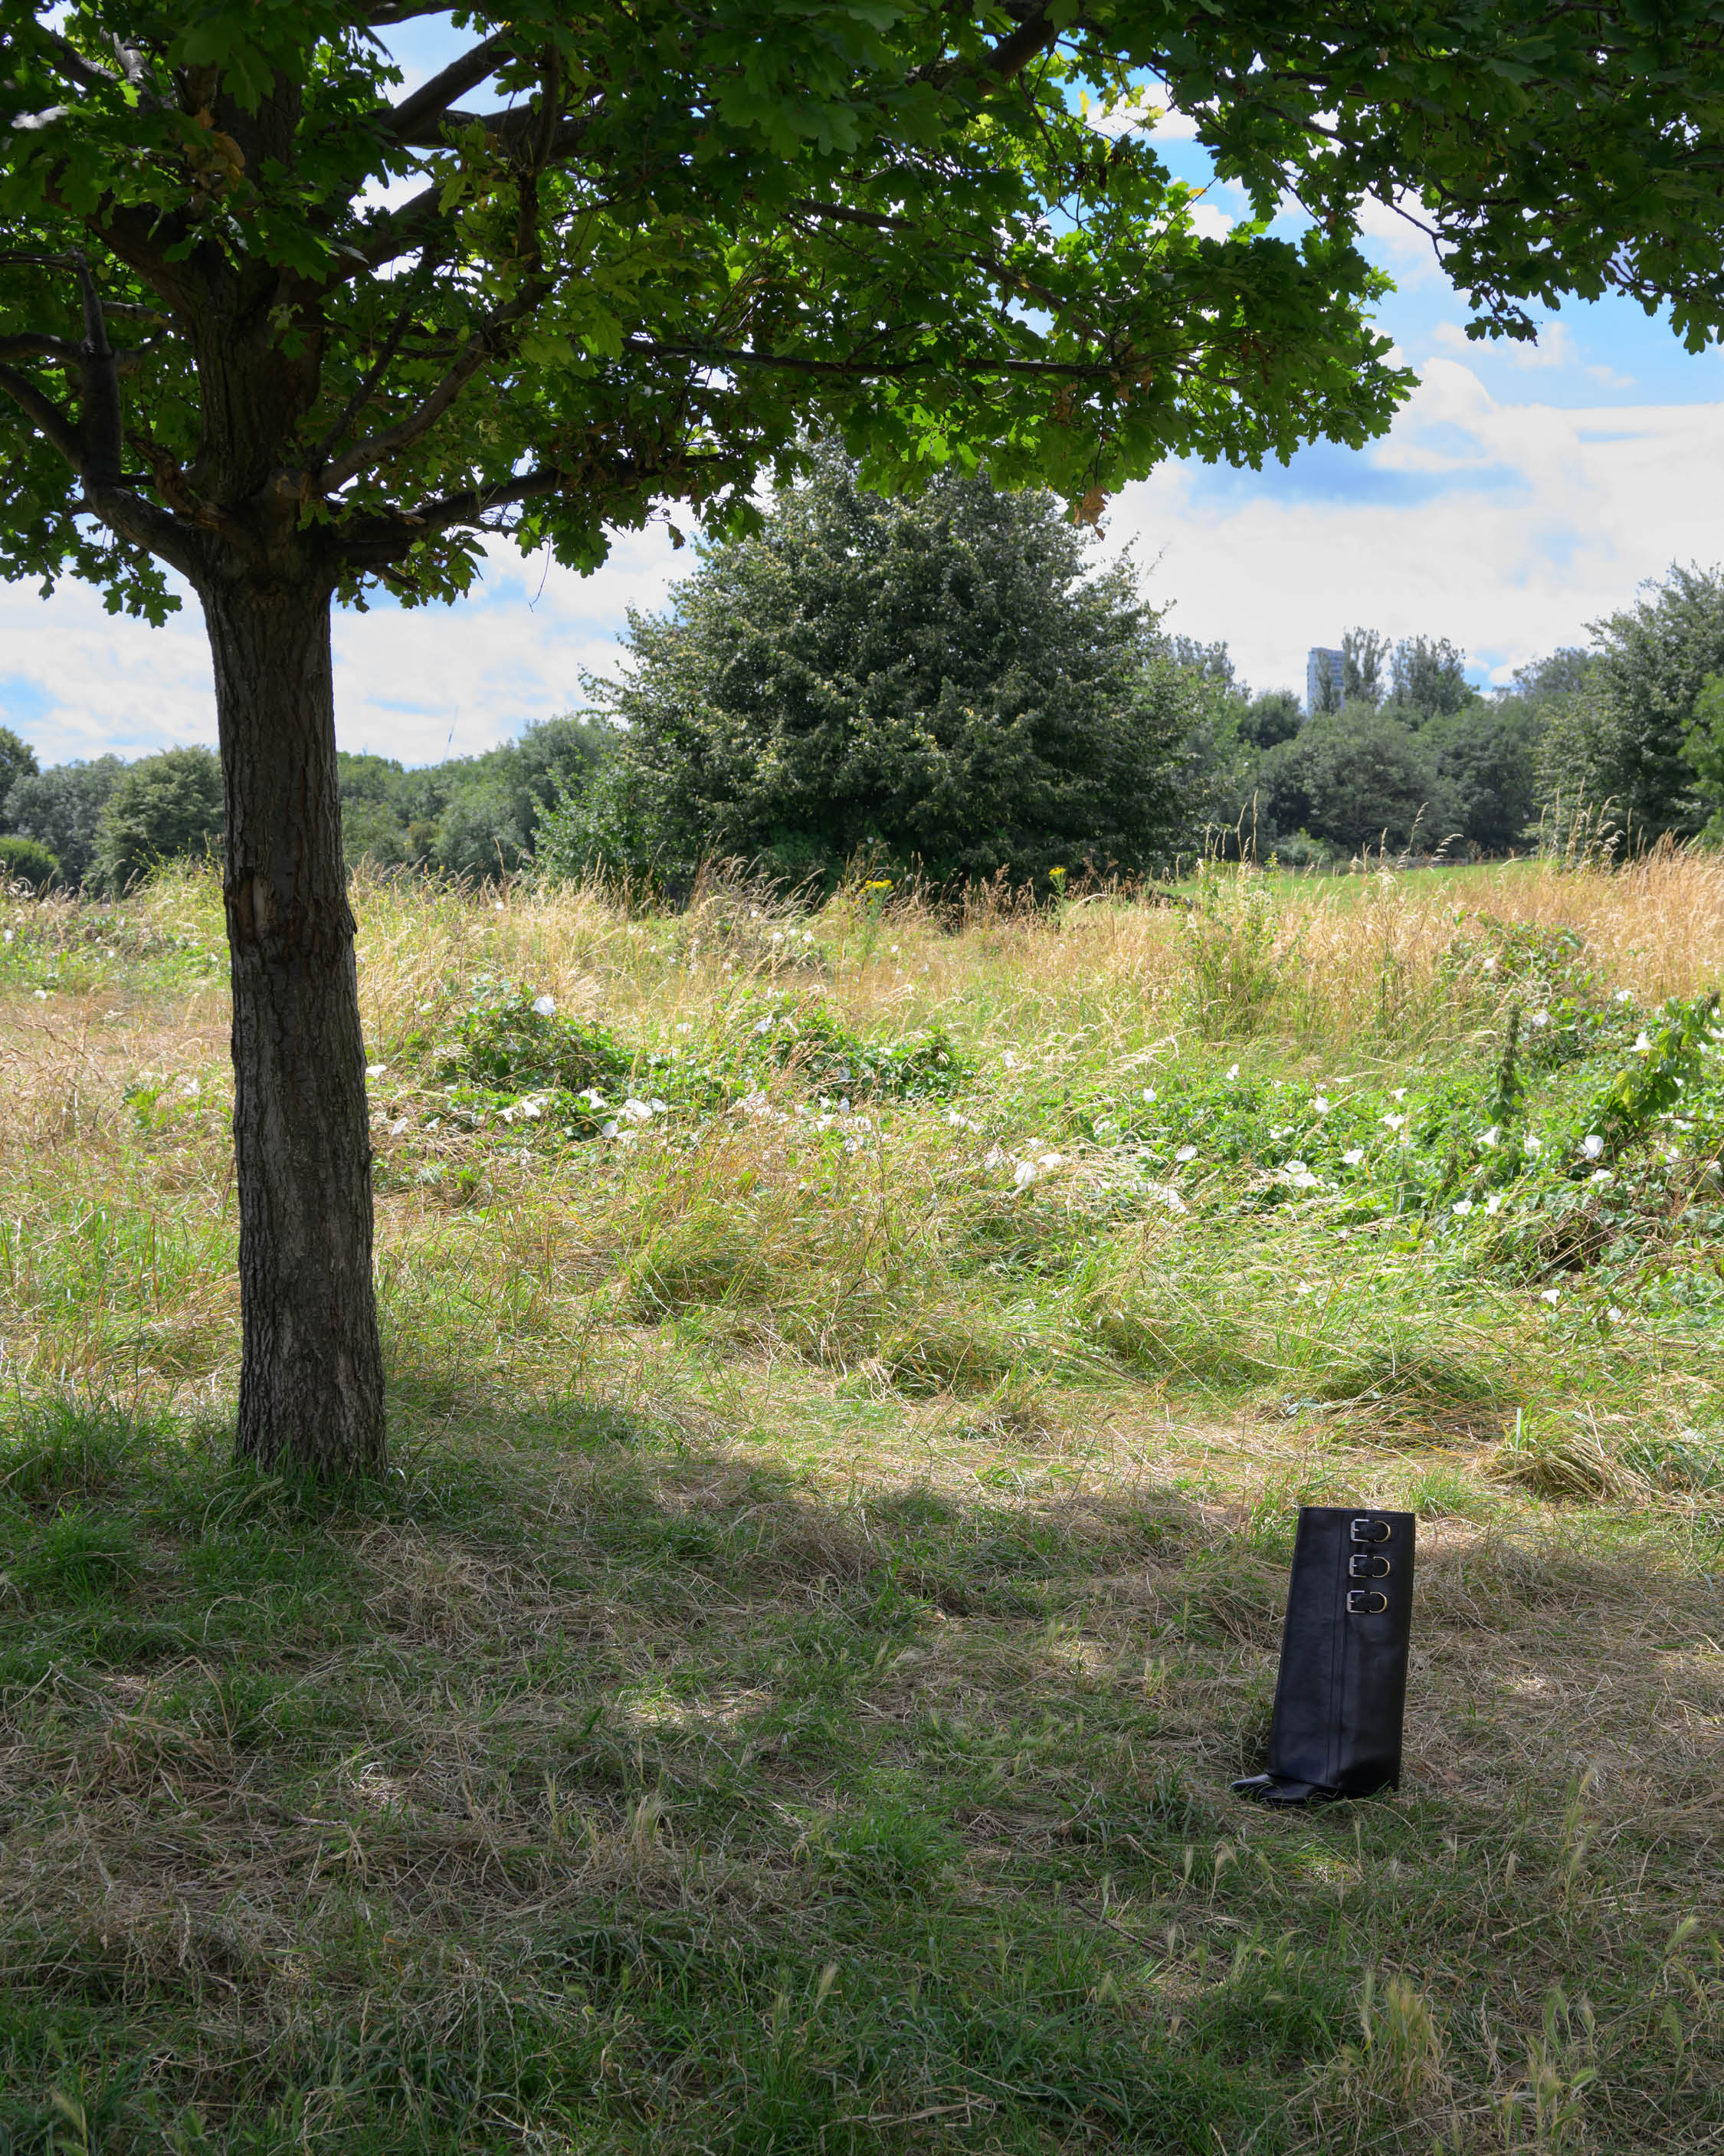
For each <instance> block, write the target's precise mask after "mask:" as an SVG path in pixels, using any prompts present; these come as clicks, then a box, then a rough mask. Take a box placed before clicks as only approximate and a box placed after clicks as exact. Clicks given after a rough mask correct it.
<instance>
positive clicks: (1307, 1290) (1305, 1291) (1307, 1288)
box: [1293, 1281, 1311, 1295]
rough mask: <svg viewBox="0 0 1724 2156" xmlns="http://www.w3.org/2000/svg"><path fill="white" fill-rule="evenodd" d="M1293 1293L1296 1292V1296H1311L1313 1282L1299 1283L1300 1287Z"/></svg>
mask: <svg viewBox="0 0 1724 2156" xmlns="http://www.w3.org/2000/svg"><path fill="white" fill-rule="evenodd" d="M1293 1292H1294V1294H1295V1295H1309V1294H1311V1282H1310V1281H1301V1282H1300V1283H1299V1285H1298V1286H1297V1287H1296V1288H1295V1289H1294V1291H1293Z"/></svg>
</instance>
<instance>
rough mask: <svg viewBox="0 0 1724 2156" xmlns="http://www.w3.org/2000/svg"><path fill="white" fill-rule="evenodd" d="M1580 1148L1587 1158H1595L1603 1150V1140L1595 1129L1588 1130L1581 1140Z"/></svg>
mask: <svg viewBox="0 0 1724 2156" xmlns="http://www.w3.org/2000/svg"><path fill="white" fill-rule="evenodd" d="M1580 1149H1581V1151H1582V1152H1583V1153H1584V1154H1585V1155H1586V1157H1587V1158H1588V1160H1596V1159H1597V1158H1598V1156H1599V1154H1600V1153H1601V1152H1603V1150H1604V1141H1603V1138H1601V1137H1599V1135H1598V1132H1596V1131H1589V1132H1588V1133H1587V1135H1586V1136H1585V1137H1583V1139H1582V1140H1581V1142H1580Z"/></svg>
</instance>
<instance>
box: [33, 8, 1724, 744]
mask: <svg viewBox="0 0 1724 2156" xmlns="http://www.w3.org/2000/svg"><path fill="white" fill-rule="evenodd" d="M396 36H397V40H398V42H397V45H396V50H397V54H398V59H400V60H401V62H402V64H403V68H404V69H405V70H406V72H407V77H408V84H409V85H411V84H412V83H413V82H414V81H416V80H423V77H424V76H425V75H427V74H429V73H431V72H432V71H433V70H434V69H435V68H436V67H437V66H438V65H439V64H442V62H443V61H444V59H446V58H448V57H449V56H450V54H452V52H453V51H454V50H455V49H458V43H459V41H456V40H455V39H454V33H451V32H450V31H449V29H448V28H447V26H446V24H444V23H439V22H437V21H435V20H426V21H421V22H418V23H413V24H410V25H408V26H406V27H405V28H403V29H402V30H401V31H399V32H398V33H396ZM1156 140H1157V147H1158V148H1159V150H1160V151H1161V152H1162V156H1163V157H1165V159H1166V161H1167V163H1168V165H1169V166H1170V167H1172V170H1173V171H1174V172H1176V173H1177V174H1178V176H1179V177H1182V178H1186V179H1189V180H1191V181H1192V182H1194V183H1196V184H1198V185H1203V184H1204V183H1205V182H1211V181H1212V180H1213V175H1212V174H1211V172H1210V171H1209V169H1208V163H1207V160H1206V159H1205V157H1204V156H1203V151H1202V150H1201V148H1200V146H1198V144H1197V143H1196V142H1195V141H1193V140H1192V139H1190V131H1189V128H1188V126H1187V124H1186V123H1184V122H1183V121H1180V120H1179V119H1178V117H1177V116H1176V117H1175V118H1174V119H1173V120H1172V121H1164V122H1163V123H1162V125H1161V126H1158V127H1157V131H1156ZM1245 207H1246V206H1245V203H1244V200H1243V198H1242V197H1241V196H1240V195H1239V193H1238V192H1237V191H1236V190H1234V189H1232V188H1230V187H1227V186H1225V185H1213V184H1212V185H1211V186H1210V188H1209V192H1208V195H1207V196H1206V198H1205V202H1204V205H1203V212H1202V214H1203V216H1204V218H1207V219H1208V220H1210V221H1211V222H1212V228H1214V229H1217V230H1219V229H1221V228H1223V226H1224V221H1230V220H1232V219H1234V218H1238V217H1239V216H1241V215H1243V214H1244V210H1245ZM1367 249H1368V251H1369V252H1370V253H1371V254H1372V256H1373V259H1375V260H1376V261H1378V263H1379V264H1381V265H1382V266H1383V268H1384V269H1387V270H1388V273H1389V275H1391V276H1392V277H1393V279H1394V280H1395V285H1396V289H1395V290H1394V291H1393V293H1392V294H1390V295H1389V296H1388V299H1387V300H1386V301H1385V303H1384V305H1383V308H1382V311H1381V316H1380V321H1381V325H1382V327H1383V331H1384V333H1385V334H1386V335H1388V336H1390V337H1392V338H1393V340H1394V342H1395V346H1396V347H1397V350H1398V354H1399V356H1400V357H1401V358H1402V360H1403V362H1404V363H1405V364H1407V365H1408V366H1410V367H1413V368H1414V369H1415V370H1416V372H1418V374H1419V378H1420V379H1419V389H1418V391H1417V392H1416V393H1415V394H1414V398H1412V400H1411V402H1410V403H1408V406H1407V407H1406V408H1405V409H1404V410H1403V412H1402V413H1401V414H1400V416H1399V417H1398V419H1397V421H1396V423H1395V425H1394V427H1393V429H1392V430H1391V432H1390V433H1389V434H1388V435H1387V436H1386V437H1385V438H1384V439H1383V440H1381V441H1379V442H1377V443H1374V444H1371V445H1369V446H1368V447H1367V448H1366V449H1362V450H1360V451H1357V452H1353V451H1348V450H1345V449H1339V448H1337V447H1335V446H1334V445H1332V444H1318V445H1316V446H1314V447H1312V448H1311V449H1306V450H1304V451H1302V452H1301V453H1300V454H1298V455H1296V457H1295V458H1294V459H1293V460H1292V462H1291V464H1290V465H1288V466H1287V467H1285V468H1282V467H1280V466H1278V465H1270V466H1269V467H1268V468H1266V469H1265V470H1264V471H1262V472H1261V473H1250V472H1244V473H1240V472H1235V471H1232V470H1229V469H1227V468H1226V467H1221V468H1219V469H1213V468H1208V467H1205V466H1203V465H1197V464H1193V465H1186V464H1183V463H1180V462H1178V461H1175V462H1172V463H1169V464H1167V465H1164V466H1162V469H1161V470H1158V471H1157V473H1155V474H1154V475H1152V477H1151V478H1150V479H1148V480H1144V481H1142V482H1141V483H1139V484H1137V485H1133V486H1131V487H1128V488H1126V490H1124V491H1123V492H1122V493H1121V495H1119V497H1118V498H1117V499H1116V501H1115V502H1114V503H1113V504H1112V505H1111V508H1110V511H1109V514H1108V517H1107V531H1106V540H1105V542H1104V544H1105V546H1106V547H1107V548H1108V549H1109V550H1112V549H1116V548H1118V547H1121V546H1125V545H1129V546H1130V547H1131V549H1132V552H1133V555H1134V558H1135V559H1136V561H1137V564H1138V566H1139V568H1140V570H1141V571H1142V573H1143V575H1144V577H1145V580H1146V588H1147V591H1148V592H1149V593H1150V594H1151V595H1152V598H1154V600H1155V601H1156V603H1157V604H1159V605H1162V606H1164V607H1166V608H1168V609H1169V613H1168V616H1167V619H1168V625H1169V626H1170V627H1171V628H1173V629H1178V630H1181V631H1183V632H1184V633H1185V634H1189V635H1193V636H1197V637H1200V638H1203V639H1205V640H1209V639H1226V640H1227V641H1228V642H1229V644H1231V645H1232V647H1233V649H1234V654H1235V657H1236V659H1237V660H1238V663H1239V668H1240V670H1241V672H1242V673H1243V674H1244V676H1245V677H1246V679H1247V680H1249V681H1251V682H1252V683H1254V684H1255V685H1258V686H1261V687H1275V686H1280V685H1288V686H1295V685H1299V684H1300V683H1301V682H1302V680H1303V678H1304V672H1305V652H1306V647H1307V646H1308V645H1309V644H1315V643H1325V644H1328V643H1334V642H1337V641H1338V640H1339V639H1340V636H1341V634H1342V630H1343V629H1347V628H1348V627H1351V626H1352V625H1353V624H1361V625H1368V626H1371V627H1374V628H1377V629H1381V630H1383V632H1385V633H1386V634H1388V635H1390V636H1394V637H1398V636H1403V635H1412V634H1430V635H1439V636H1448V637H1449V638H1451V639H1453V640H1454V641H1455V643H1456V644H1460V645H1461V646H1462V647H1463V648H1464V649H1465V650H1466V651H1467V652H1468V654H1470V660H1471V664H1472V672H1473V675H1474V677H1475V679H1476V680H1480V682H1481V683H1486V684H1489V683H1494V682H1504V681H1506V680H1509V679H1510V678H1511V674H1512V671H1513V669H1514V668H1515V667H1516V666H1517V665H1523V664H1525V663H1526V661H1527V660H1530V659H1532V658H1533V657H1536V656H1537V654H1540V653H1542V652H1545V651H1548V650H1551V649H1554V648H1555V647H1556V646H1557V645H1558V644H1570V643H1581V642H1584V641H1585V637H1586V624H1587V623H1588V621H1590V620H1593V619H1597V618H1598V616H1599V615H1601V614H1603V613H1609V612H1610V611H1612V610H1614V608H1617V607H1619V606H1622V605H1625V604H1626V603H1629V601H1630V600H1631V599H1632V598H1634V593H1635V591H1636V588H1637V587H1638V586H1639V584H1640V583H1642V582H1643V581H1644V579H1646V578H1648V577H1656V576H1658V575H1660V574H1661V573H1662V572H1663V571H1664V570H1665V568H1666V567H1668V565H1669V564H1670V562H1672V561H1673V560H1679V561H1685V562H1686V561H1688V560H1691V559H1692V560H1698V561H1701V562H1705V563H1708V564H1710V563H1711V562H1715V561H1716V560H1718V559H1719V558H1721V557H1724V542H1721V539H1720V536H1719V521H1718V517H1717V516H1716V512H1715V510H1714V507H1713V503H1714V500H1715V499H1716V490H1717V489H1716V477H1715V475H1716V472H1717V471H1718V470H1719V469H1720V464H1721V459H1724V358H1721V357H1720V355H1719V353H1718V352H1717V351H1716V349H1713V350H1710V351H1708V352H1705V353H1702V354H1701V355H1699V356H1697V357H1696V356H1692V355H1690V354H1688V353H1686V352H1683V351H1682V349H1681V347H1680V345H1679V344H1678V342H1677V341H1676V340H1675V337H1674V336H1671V334H1670V331H1669V329H1668V328H1667V326H1665V324H1664V323H1662V322H1660V321H1650V320H1649V319H1648V318H1647V317H1646V316H1644V314H1643V313H1642V312H1641V311H1640V310H1639V308H1637V307H1634V306H1632V305H1628V304H1626V303H1624V302H1622V301H1618V300H1606V301H1603V302H1600V303H1599V304H1598V305H1591V306H1586V305H1575V306H1573V307H1570V308H1565V309H1564V310H1563V311H1562V312H1561V313H1560V314H1559V315H1558V316H1555V317H1553V318H1552V320H1551V321H1549V322H1547V324H1545V325H1544V326H1542V332H1541V336H1540V341H1539V343H1538V344H1537V346H1532V347H1529V346H1504V345H1501V344H1498V345H1490V344H1480V343H1473V342H1469V341H1468V340H1467V339H1466V337H1465V334H1464V325H1465V320H1466V309H1465V302H1464V301H1463V300H1461V299H1460V296H1459V295H1457V294H1456V293H1455V291H1454V290H1453V289H1452V288H1451V287H1450V286H1449V284H1448V282H1447V280H1446V279H1445V278H1444V276H1443V275H1442V273H1441V271H1440V269H1439V268H1438V266H1437V265H1436V264H1435V263H1434V260H1433V259H1432V257H1431V254H1430V250H1429V244H1428V243H1427V242H1425V241H1424V239H1422V238H1420V237H1419V235H1418V234H1416V233H1414V231H1413V230H1412V228H1410V227H1409V226H1408V225H1407V224H1405V223H1403V221H1402V220H1400V219H1399V218H1397V217H1396V216H1395V215H1394V214H1393V212H1392V211H1390V210H1388V209H1378V210H1375V211H1374V212H1373V215H1372V216H1371V218H1370V221H1369V230H1368V234H1367ZM685 567H687V557H686V556H684V557H682V558H681V560H680V562H679V561H678V560H677V558H676V557H675V555H674V554H673V552H672V550H671V548H670V543H669V541H668V538H667V537H666V536H665V535H664V532H663V531H661V530H659V531H648V532H645V533H639V534H627V535H624V536H623V537H622V538H621V540H619V542H618V546H617V548H616V551H615V552H614V554H613V558H612V560H611V562H610V563H609V564H608V566H607V567H606V568H604V569H603V570H602V571H601V572H599V573H598V575H596V576H594V577H591V578H588V579H582V578H580V577H575V576H572V575H571V574H569V573H567V572H563V571H562V570H559V569H557V568H556V567H554V566H552V567H549V568H548V570H547V568H546V564H545V563H544V562H542V561H534V562H521V560H520V559H519V558H518V557H515V556H513V555H512V554H511V555H508V556H499V557H494V558H493V561H492V562H491V563H490V566H489V567H488V571H487V575H486V579H485V586H484V588H483V589H482V591H481V592H480V593H479V594H478V595H477V596H476V597H475V598H470V599H469V600H468V601H466V602H464V603H463V604H462V605H461V606H459V607H458V608H454V609H453V610H449V611H444V610H437V611H433V612H429V613H417V614H405V613H402V612H401V611H400V610H399V609H398V608H395V607H393V606H392V605H389V604H387V603H384V604H382V605H379V606H377V607H376V608H374V609H373V611H372V612H371V613H368V614H365V615H354V614H346V615H342V616H340V617H338V619H337V620H336V630H335V643H336V703H337V712H338V720H337V725H338V731H339V734H340V737H341V743H342V746H343V747H349V748H355V749H357V748H368V749H372V750H376V751H379V752H382V753H385V754H389V755H394V756H398V757H403V759H404V760H405V761H408V762H424V761H428V760H431V759H434V758H435V757H440V756H442V755H444V754H445V753H447V752H450V751H451V750H452V751H453V752H455V753H469V754H470V753H473V752H476V751H478V750H480V749H482V748H485V747H490V745H491V744H492V743H493V742H497V741H500V740H505V739H507V738H508V737H511V736H512V735H513V734H515V733H516V732H517V731H519V730H520V728H521V726H523V725H525V724H526V723H528V722H530V721H532V720H534V719H537V718H543V717H546V716H550V715H551V714H552V713H554V712H556V711H563V710H566V709H567V708H568V707H569V706H570V705H571V704H572V703H573V702H575V701H577V699H578V698H579V696H580V675H581V673H582V670H583V668H584V669H598V670H610V669H612V668H613V667H614V666H615V665H616V664H617V661H618V647H617V644H616V634H617V631H618V629H619V628H620V626H621V625H622V622H623V616H624V613H625V610H626V608H628V607H629V605H631V604H634V605H644V606H654V605H656V604H658V603H660V602H661V601H662V599H663V598H664V593H665V592H666V590H667V589H668V587H669V585H670V581H671V579H672V578H673V577H674V576H675V574H676V573H677V572H678V571H679V569H682V568H685ZM0 720H3V721H4V722H5V723H7V724H9V725H11V726H15V727H16V728H18V731H21V732H23V734H24V735H25V736H26V737H27V738H28V739H30V740H31V741H32V742H34V743H35V745H36V747H37V750H38V754H39V755H41V756H42V757H43V758H44V761H58V760H59V759H62V758H64V757H78V756H84V757H88V756H94V755H99V754H101V753H102V752H104V751H105V750H107V749H110V748H111V749H115V750H117V751H118V752H120V753H121V754H123V755H137V754H140V753H143V752H146V751H147V750H149V749H151V748H153V747H162V746H165V745H167V744H168V743H170V742H184V741H211V740H213V738H214V731H215V728H214V713H213V697H212V691H211V685H210V676H209V664H208V657H207V654H206V653H205V649H204V645H203V633H202V624H201V622H200V621H199V619H198V613H197V609H196V607H195V604H192V603H188V604H187V607H186V608H185V610H184V611H183V612H182V613H181V614H179V615H178V616H177V617H176V618H175V619H174V621H173V622H172V624H171V625H170V626H169V627H168V628H167V629H162V630H153V629H149V628H148V627H146V626H145V625H143V624H137V623H131V622H124V621H116V620H115V619H113V618H111V617H110V616H108V615H106V614H105V613H103V611H102V608H101V603H100V599H99V598H97V597H96V595H95V593H91V592H88V591H85V590H81V589H78V588H73V587H66V588H63V589H62V590H61V591H60V592H59V593H56V594H55V596H54V598H51V599H49V600H48V601H46V602H44V601H42V600H40V599H38V598H37V596H36V594H35V590H34V588H33V586H21V585H14V586H12V587H10V588H6V589H4V590H0Z"/></svg>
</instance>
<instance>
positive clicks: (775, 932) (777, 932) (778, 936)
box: [772, 928, 784, 943]
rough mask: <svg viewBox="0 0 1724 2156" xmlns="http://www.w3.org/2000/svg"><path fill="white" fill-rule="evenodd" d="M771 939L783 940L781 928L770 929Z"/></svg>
mask: <svg viewBox="0 0 1724 2156" xmlns="http://www.w3.org/2000/svg"><path fill="white" fill-rule="evenodd" d="M772 941H773V942H775V943H782V942H783V941H784V931H783V930H782V928H775V929H774V930H773V931H772Z"/></svg>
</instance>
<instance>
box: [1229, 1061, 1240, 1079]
mask: <svg viewBox="0 0 1724 2156" xmlns="http://www.w3.org/2000/svg"><path fill="white" fill-rule="evenodd" d="M1227 1075H1228V1076H1229V1078H1237V1077H1238V1076H1239V1065H1238V1064H1237V1063H1235V1064H1233V1065H1230V1066H1229V1070H1228V1073H1227Z"/></svg>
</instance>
